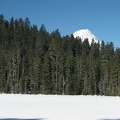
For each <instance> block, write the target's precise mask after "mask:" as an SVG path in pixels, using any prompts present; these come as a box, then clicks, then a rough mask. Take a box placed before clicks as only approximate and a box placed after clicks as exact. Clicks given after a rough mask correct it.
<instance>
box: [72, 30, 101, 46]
mask: <svg viewBox="0 0 120 120" xmlns="http://www.w3.org/2000/svg"><path fill="white" fill-rule="evenodd" d="M73 35H74V37H75V38H76V37H78V38H81V40H82V41H84V40H85V39H88V41H89V43H90V44H91V43H92V40H94V42H96V43H98V42H100V40H98V38H96V37H95V35H94V34H93V33H92V32H91V31H90V30H88V29H82V30H78V31H76V32H74V33H73ZM100 43H101V42H100Z"/></svg>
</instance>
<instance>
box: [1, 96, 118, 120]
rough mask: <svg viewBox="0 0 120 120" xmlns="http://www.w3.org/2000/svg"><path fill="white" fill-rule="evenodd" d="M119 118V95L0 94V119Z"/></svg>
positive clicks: (68, 119) (107, 119) (88, 119)
mask: <svg viewBox="0 0 120 120" xmlns="http://www.w3.org/2000/svg"><path fill="white" fill-rule="evenodd" d="M13 119H14V120H23V119H24V120H120V97H100V96H60V95H14V94H11V95H10V94H0V120H13Z"/></svg>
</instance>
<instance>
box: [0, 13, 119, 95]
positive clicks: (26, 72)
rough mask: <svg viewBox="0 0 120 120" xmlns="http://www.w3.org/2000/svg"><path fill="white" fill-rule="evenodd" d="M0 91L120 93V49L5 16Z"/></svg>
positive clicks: (0, 21)
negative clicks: (47, 29)
mask: <svg viewBox="0 0 120 120" xmlns="http://www.w3.org/2000/svg"><path fill="white" fill-rule="evenodd" d="M0 93H22V94H67V95H81V94H83V95H115V96H116V95H119V96H120V48H117V49H114V45H113V43H112V42H110V43H107V44H105V43H104V41H102V43H101V45H100V44H99V43H94V40H93V41H92V43H91V45H89V42H88V39H86V40H84V42H82V41H81V39H78V38H74V37H73V35H71V36H68V35H67V36H63V37H61V35H60V32H59V30H58V29H57V30H55V31H53V32H52V33H51V34H49V33H48V32H47V31H46V29H45V26H44V25H41V27H40V29H39V30H38V29H37V26H36V25H33V26H32V25H31V24H30V21H29V19H28V18H26V19H25V20H22V18H20V19H16V20H14V18H13V17H12V18H11V19H10V20H9V21H7V20H5V19H4V16H3V15H0Z"/></svg>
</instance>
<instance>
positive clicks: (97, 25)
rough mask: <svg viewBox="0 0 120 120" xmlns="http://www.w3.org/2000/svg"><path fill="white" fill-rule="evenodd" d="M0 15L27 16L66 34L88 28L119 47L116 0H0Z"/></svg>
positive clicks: (119, 15)
mask: <svg viewBox="0 0 120 120" xmlns="http://www.w3.org/2000/svg"><path fill="white" fill-rule="evenodd" d="M0 14H3V15H4V16H5V19H7V20H9V19H10V18H11V17H14V18H15V19H16V18H20V17H22V18H23V19H25V18H26V17H28V18H29V19H30V22H31V25H32V24H36V25H37V26H38V28H39V27H40V26H41V24H44V25H45V27H46V29H47V31H49V32H52V31H53V30H56V29H57V28H58V29H59V31H60V33H61V35H69V34H72V33H73V32H75V31H77V30H79V29H86V28H87V29H89V30H91V31H92V32H93V33H94V34H95V36H96V37H97V38H98V39H100V40H104V41H105V43H107V42H110V41H112V42H113V43H114V45H115V47H120V0H0Z"/></svg>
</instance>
